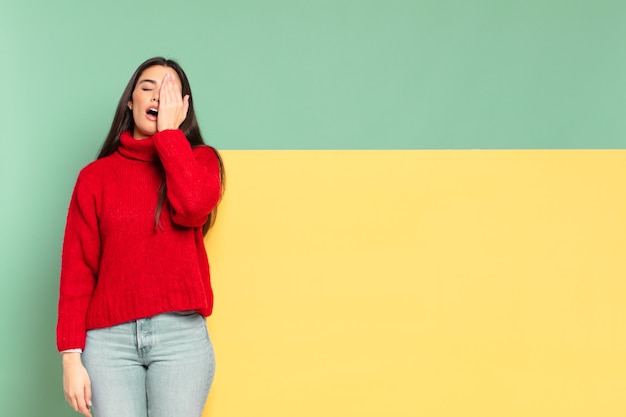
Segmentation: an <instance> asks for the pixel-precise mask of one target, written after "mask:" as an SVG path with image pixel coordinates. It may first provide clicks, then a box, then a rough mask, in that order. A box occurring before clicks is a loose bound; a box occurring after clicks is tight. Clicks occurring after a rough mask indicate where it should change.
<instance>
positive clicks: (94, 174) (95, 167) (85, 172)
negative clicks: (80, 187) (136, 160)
mask: <svg viewBox="0 0 626 417" xmlns="http://www.w3.org/2000/svg"><path fill="white" fill-rule="evenodd" d="M117 158H118V154H117V152H114V153H112V154H111V155H109V156H105V157H104V158H100V159H96V160H95V161H92V162H90V163H89V164H87V165H86V166H85V167H83V168H82V169H81V170H80V172H79V173H78V180H79V181H83V182H85V181H88V182H92V181H97V180H98V179H101V178H103V176H104V174H106V173H109V172H110V170H111V168H112V167H113V166H114V165H115V164H116V160H117Z"/></svg>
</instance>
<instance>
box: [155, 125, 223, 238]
mask: <svg viewBox="0 0 626 417" xmlns="http://www.w3.org/2000/svg"><path fill="white" fill-rule="evenodd" d="M153 138H154V144H155V147H156V150H157V153H158V154H159V158H160V160H161V163H162V164H163V169H164V170H165V182H166V185H167V199H168V201H169V204H170V207H171V208H172V221H173V222H174V223H176V224H178V225H181V226H185V227H200V226H202V225H203V224H204V223H205V222H206V220H207V218H208V216H209V213H211V211H212V210H213V209H214V208H215V206H216V205H217V203H218V201H219V199H220V195H221V181H220V168H219V161H218V159H217V155H216V153H215V151H214V150H213V149H212V148H211V147H209V146H198V147H195V148H193V149H192V148H191V145H190V144H189V141H188V140H187V138H186V137H185V135H184V134H183V132H182V131H181V130H179V129H176V130H164V131H161V132H158V133H156V134H155V135H154V136H153Z"/></svg>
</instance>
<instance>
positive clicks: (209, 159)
mask: <svg viewBox="0 0 626 417" xmlns="http://www.w3.org/2000/svg"><path fill="white" fill-rule="evenodd" d="M191 150H192V152H193V155H194V157H195V158H196V160H198V161H205V162H206V163H209V164H217V163H219V160H220V159H221V158H220V156H219V153H218V152H217V150H216V149H215V148H213V147H212V146H209V145H200V146H194V147H193V148H191Z"/></svg>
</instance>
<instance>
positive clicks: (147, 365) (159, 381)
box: [82, 312, 215, 417]
mask: <svg viewBox="0 0 626 417" xmlns="http://www.w3.org/2000/svg"><path fill="white" fill-rule="evenodd" d="M82 360H83V364H84V365H85V368H86V369H87V372H88V373H89V377H90V379H91V390H92V403H93V408H92V409H93V414H94V416H95V417H148V416H149V417H172V416H175V417H200V415H201V414H202V410H203V408H204V403H205V402H206V398H207V395H208V394H209V388H210V387H211V383H212V382H213V375H214V374H215V356H214V354H213V346H212V345H211V340H210V338H209V334H208V331H207V327H206V322H205V320H204V317H202V316H201V315H199V314H197V313H195V312H181V313H165V314H160V315H158V316H154V317H151V318H146V319H141V320H135V321H131V322H128V323H123V324H120V325H117V326H113V327H107V328H104V329H95V330H89V331H88V332H87V345H86V346H85V350H84V352H83V355H82Z"/></svg>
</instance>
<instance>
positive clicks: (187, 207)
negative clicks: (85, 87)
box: [57, 130, 221, 351]
mask: <svg viewBox="0 0 626 417" xmlns="http://www.w3.org/2000/svg"><path fill="white" fill-rule="evenodd" d="M163 176H165V180H166V184H167V193H166V198H165V201H164V204H163V208H162V210H161V213H160V220H159V226H158V227H157V226H156V222H155V213H156V208H157V201H158V190H159V186H160V185H161V182H162V179H163ZM220 193H221V190H220V174H219V162H218V159H217V156H216V154H215V152H214V150H213V149H212V148H210V147H208V146H199V147H195V148H193V149H192V148H191V146H190V144H189V142H188V141H187V139H186V138H185V136H184V134H183V133H182V131H180V130H165V131H162V132H158V133H156V134H155V135H154V136H152V137H150V138H147V139H143V140H135V139H133V137H132V136H131V134H130V133H129V132H124V133H123V134H122V135H121V136H120V144H119V146H118V149H117V151H116V152H114V153H113V154H111V155H109V156H107V157H104V158H101V159H98V160H96V161H94V162H92V163H91V164H89V165H87V166H86V167H85V168H83V169H82V170H81V172H80V174H79V175H78V179H77V181H76V186H75V187H74V192H73V195H72V199H71V202H70V206H69V210H68V215H67V224H66V229H65V238H64V241H63V253H62V263H61V283H60V296H59V315H58V322H57V348H58V349H59V351H63V350H67V349H73V348H80V349H84V347H85V338H86V331H87V330H89V329H95V328H102V327H109V326H113V325H116V324H120V323H124V322H127V321H131V320H136V319H139V318H144V317H150V316H153V315H156V314H160V313H163V312H167V311H183V310H196V311H198V312H199V313H200V314H202V315H203V316H208V315H210V314H211V311H212V308H213V292H212V290H211V281H210V274H209V263H208V260H207V255H206V250H205V247H204V240H203V237H202V225H203V224H204V223H205V222H206V220H207V217H208V215H209V213H210V212H211V210H213V208H214V207H215V206H216V204H217V203H218V201H219V198H220Z"/></svg>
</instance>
